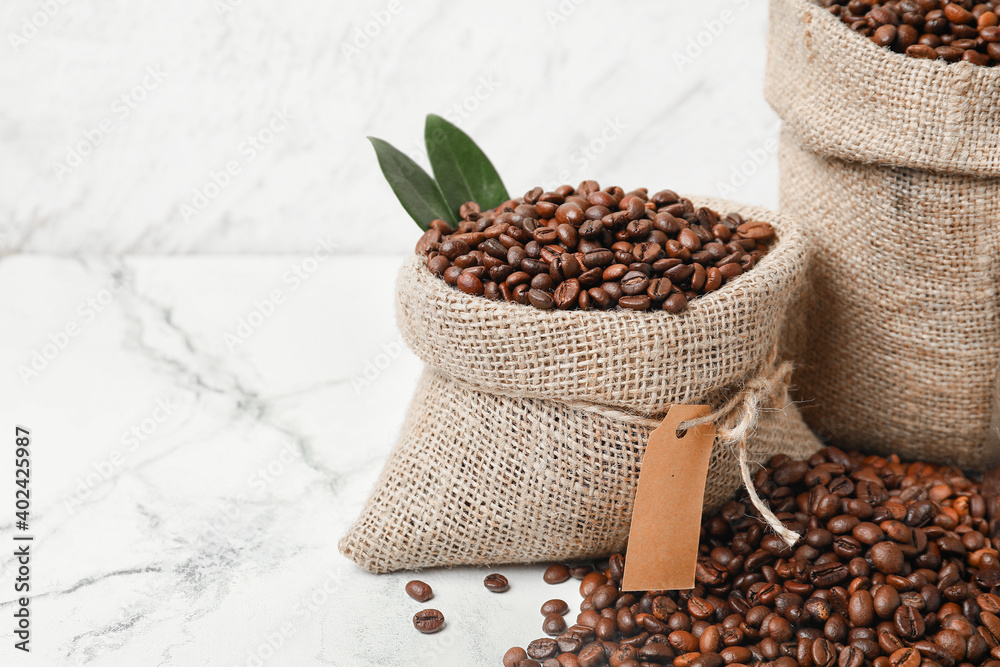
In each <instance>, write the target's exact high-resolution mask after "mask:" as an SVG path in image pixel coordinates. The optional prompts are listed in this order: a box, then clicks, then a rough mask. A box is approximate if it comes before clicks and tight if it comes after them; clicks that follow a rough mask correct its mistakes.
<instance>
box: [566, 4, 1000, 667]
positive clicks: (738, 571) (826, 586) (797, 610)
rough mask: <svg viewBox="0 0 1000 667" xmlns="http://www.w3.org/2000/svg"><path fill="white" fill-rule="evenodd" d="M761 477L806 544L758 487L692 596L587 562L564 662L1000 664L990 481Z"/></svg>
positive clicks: (885, 473)
mask: <svg viewBox="0 0 1000 667" xmlns="http://www.w3.org/2000/svg"><path fill="white" fill-rule="evenodd" d="M903 1H907V0H903ZM680 213H682V214H683V212H680ZM685 221H686V222H690V221H689V220H687V219H685ZM740 224H743V223H740ZM624 298H628V297H627V296H625V297H624ZM754 484H755V487H756V488H757V489H758V492H759V493H760V494H761V495H762V496H766V497H767V500H768V502H769V503H771V504H772V506H773V507H774V508H775V511H776V512H777V513H778V515H779V517H781V518H782V519H784V520H785V521H786V523H787V524H788V525H790V526H794V528H795V530H796V531H797V532H799V533H800V534H802V536H803V539H802V541H801V543H800V544H799V545H796V547H795V548H794V549H788V548H787V547H786V546H784V544H783V543H781V542H780V541H779V540H777V538H776V536H774V535H769V534H767V533H765V532H764V531H763V530H762V528H761V523H760V520H759V515H758V514H757V513H756V509H755V508H754V507H753V505H752V503H750V501H749V499H748V498H746V497H745V496H743V497H741V498H740V499H738V500H731V501H729V502H727V503H726V504H725V505H724V506H723V508H722V510H721V512H720V514H719V515H717V516H706V517H705V519H704V520H703V523H702V532H701V548H700V550H699V555H698V559H697V562H696V570H695V581H696V585H695V588H694V589H693V590H690V591H681V592H676V591H673V592H665V591H649V592H644V593H643V592H637V593H626V594H622V593H621V592H620V591H619V589H618V582H620V577H621V574H622V572H623V570H624V567H623V565H624V562H623V560H624V559H623V558H622V557H621V556H620V555H614V556H612V557H610V558H609V559H608V560H607V561H605V562H603V563H601V564H600V565H599V566H598V567H599V568H600V571H589V570H586V574H585V576H584V579H585V581H584V582H582V583H581V594H582V595H584V600H583V602H582V603H581V613H580V615H579V616H578V617H577V623H578V624H577V625H576V626H573V627H572V628H570V629H569V630H566V631H565V632H563V633H562V634H560V635H559V637H558V638H557V640H556V641H557V642H561V643H559V650H561V651H563V652H564V653H566V654H571V657H565V658H564V657H563V656H562V655H560V656H559V657H560V658H563V663H561V664H560V667H562V665H563V664H564V663H565V664H583V661H582V660H581V656H584V657H587V659H588V660H589V661H590V664H593V665H600V666H602V667H603V666H604V665H605V664H610V661H611V660H612V657H613V656H618V657H617V658H615V660H616V661H617V662H619V663H620V664H628V663H627V661H629V660H633V657H634V662H635V664H636V665H640V666H641V661H647V662H649V663H650V664H664V663H671V662H672V663H673V664H674V665H675V666H677V667H692V666H693V665H702V664H704V665H711V666H715V665H725V664H742V665H750V664H757V663H760V662H765V661H766V662H769V663H771V665H772V667H785V666H786V665H787V666H788V667H792V666H793V665H798V666H799V667H833V665H834V664H835V663H836V664H837V665H838V667H864V665H867V664H868V663H871V664H872V665H873V666H874V667H893V666H894V665H908V667H922V666H923V667H930V666H931V664H932V663H934V664H937V665H940V666H941V667H956V666H958V665H963V664H965V665H983V664H987V665H989V666H990V667H1000V649H996V654H997V658H998V659H997V660H996V663H997V664H992V663H993V662H994V656H991V655H990V651H991V650H992V649H993V647H994V646H995V645H996V644H997V643H998V642H997V639H998V638H1000V617H998V615H997V613H996V611H997V610H1000V596H998V595H996V594H994V593H993V586H992V585H988V586H985V587H981V586H980V584H978V583H976V582H977V581H979V579H980V578H983V577H984V576H985V579H983V581H984V582H988V581H992V576H993V575H991V574H989V573H991V572H995V573H996V575H997V580H996V582H995V583H996V584H1000V555H998V554H997V553H996V552H995V551H994V550H993V549H991V548H988V547H987V545H991V544H992V543H991V542H989V541H987V537H986V535H987V531H988V525H987V522H986V519H985V514H986V512H985V507H984V505H983V504H982V503H981V502H980V501H976V500H975V499H976V498H977V496H978V497H979V498H981V495H979V494H978V486H977V483H976V482H974V481H972V480H969V479H967V478H965V477H963V476H962V475H961V473H959V472H957V471H956V470H954V469H952V468H947V467H938V466H931V465H929V464H914V465H913V466H908V465H907V464H901V463H899V462H898V461H894V460H886V459H882V458H880V457H874V456H873V457H863V456H862V455H860V454H855V453H853V452H843V451H841V450H838V449H835V448H829V449H827V450H823V452H821V453H820V454H817V455H814V456H813V457H812V458H810V459H809V460H808V461H805V462H793V461H790V460H788V459H787V458H786V457H783V456H778V457H775V458H774V459H773V460H772V462H771V463H770V464H769V465H768V467H767V468H764V469H762V470H760V471H759V472H758V473H757V474H756V475H755V478H754ZM871 501H874V503H875V504H874V505H873V504H872V502H871ZM977 503H978V504H977ZM974 512H975V513H974ZM921 526H922V527H921ZM831 529H832V530H831ZM835 533H837V534H835ZM977 536H978V537H977ZM880 567H881V569H880ZM883 570H885V571H883ZM984 573H985V575H984ZM581 574H583V572H581ZM553 613H555V612H553ZM553 631H554V629H553ZM574 633H583V634H582V635H577V634H574ZM633 652H634V656H633ZM618 658H621V660H619V659H618ZM547 659H551V658H547ZM574 659H576V660H577V663H573V662H572V661H573V660H574ZM629 667H632V666H631V665H629Z"/></svg>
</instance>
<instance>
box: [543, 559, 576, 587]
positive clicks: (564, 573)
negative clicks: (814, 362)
mask: <svg viewBox="0 0 1000 667" xmlns="http://www.w3.org/2000/svg"><path fill="white" fill-rule="evenodd" d="M569 577H570V574H569V568H568V567H566V566H565V565H562V564H561V563H556V564H553V565H549V566H548V568H546V569H545V573H544V574H543V575H542V579H543V580H544V581H545V583H547V584H561V583H562V582H564V581H567V580H568V579H569Z"/></svg>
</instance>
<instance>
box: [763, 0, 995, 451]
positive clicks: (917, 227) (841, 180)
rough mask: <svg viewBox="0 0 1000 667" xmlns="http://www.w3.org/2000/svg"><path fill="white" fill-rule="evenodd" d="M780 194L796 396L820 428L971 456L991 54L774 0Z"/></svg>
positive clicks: (983, 331)
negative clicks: (925, 48)
mask: <svg viewBox="0 0 1000 667" xmlns="http://www.w3.org/2000/svg"><path fill="white" fill-rule="evenodd" d="M765 95H766V97H767V99H768V101H769V102H770V103H771V105H772V106H773V107H774V108H775V109H776V110H777V112H778V113H779V114H780V115H781V117H782V119H783V121H784V124H785V130H784V132H783V136H782V140H781V148H780V151H779V159H780V171H781V206H782V209H783V210H784V212H786V213H788V214H790V215H791V216H792V217H794V218H796V219H797V220H799V221H800V222H801V223H802V224H803V226H804V227H805V228H806V232H807V234H808V236H809V238H810V253H811V263H810V270H809V275H808V279H807V282H808V285H807V289H806V296H805V298H804V300H803V303H802V304H801V306H796V307H795V308H794V309H793V310H795V315H796V317H801V318H802V319H803V321H804V329H802V330H799V331H796V332H795V334H796V335H794V336H789V338H788V342H789V348H790V349H791V351H792V357H793V358H794V359H795V360H796V362H797V370H796V374H795V385H796V386H797V387H798V391H797V393H796V397H797V398H800V399H803V400H805V401H809V402H810V403H809V407H808V409H804V410H803V415H804V416H805V417H806V420H807V421H808V422H809V423H810V424H811V425H812V426H813V427H814V428H815V429H816V430H817V431H818V432H819V434H820V435H821V436H823V437H825V438H828V439H830V440H832V441H833V442H835V443H836V444H839V445H842V446H846V447H857V448H862V449H866V450H871V451H873V452H877V453H880V454H890V453H898V454H899V455H900V456H904V457H914V458H922V459H927V460H931V461H936V462H948V463H952V464H956V465H961V466H963V467H967V468H977V467H979V466H980V465H981V463H982V461H983V443H984V442H985V439H986V434H987V429H988V425H989V418H990V416H989V409H990V404H991V397H992V391H993V382H994V379H995V377H996V372H997V365H998V360H1000V320H998V306H1000V304H998V301H997V280H998V278H1000V271H998V262H1000V225H998V224H997V221H998V219H1000V180H998V176H1000V150H998V149H1000V68H984V67H977V66H974V65H970V64H968V63H955V64H947V63H944V62H942V61H926V60H918V59H914V58H909V57H906V56H903V55H900V54H896V53H892V52H890V51H888V50H887V49H882V48H879V47H877V46H876V45H875V44H874V43H872V42H871V41H870V40H868V39H866V38H864V37H862V36H860V35H858V34H856V33H854V32H852V31H851V30H850V29H849V28H848V27H847V26H845V25H843V24H841V22H840V21H839V20H838V19H837V18H835V17H833V16H832V15H830V14H829V13H828V12H827V11H826V10H824V9H822V8H821V7H819V6H817V5H815V4H813V3H811V2H808V1H807V0H772V2H771V36H770V44H769V58H768V66H767V75H766V79H765Z"/></svg>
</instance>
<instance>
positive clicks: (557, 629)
mask: <svg viewBox="0 0 1000 667" xmlns="http://www.w3.org/2000/svg"><path fill="white" fill-rule="evenodd" d="M565 631H566V621H565V620H564V619H563V617H562V614H549V615H548V616H546V617H545V620H544V621H542V632H544V633H545V634H547V635H549V636H550V637H555V636H556V635H561V634H562V633H563V632H565Z"/></svg>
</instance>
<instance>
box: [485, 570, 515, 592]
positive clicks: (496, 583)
mask: <svg viewBox="0 0 1000 667" xmlns="http://www.w3.org/2000/svg"><path fill="white" fill-rule="evenodd" d="M483 586H486V589H487V590H489V591H490V592H491V593H503V592H506V591H508V590H510V583H508V581H507V577H505V576H503V575H502V574H488V575H486V578H485V579H483Z"/></svg>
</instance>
